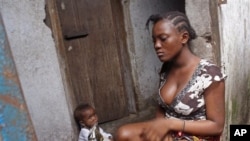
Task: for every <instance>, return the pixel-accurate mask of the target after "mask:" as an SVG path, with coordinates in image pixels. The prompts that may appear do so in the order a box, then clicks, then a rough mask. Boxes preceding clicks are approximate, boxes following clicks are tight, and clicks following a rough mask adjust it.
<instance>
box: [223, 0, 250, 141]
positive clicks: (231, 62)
mask: <svg viewBox="0 0 250 141" xmlns="http://www.w3.org/2000/svg"><path fill="white" fill-rule="evenodd" d="M249 17H250V1H249V0H240V1H239V0H228V1H227V4H222V5H220V7H219V21H220V22H219V23H220V33H221V35H220V36H221V49H222V50H221V51H222V62H223V65H224V68H225V72H226V74H227V75H228V78H227V81H226V97H227V107H228V109H227V110H228V115H227V118H228V119H227V126H226V129H227V130H226V131H225V132H226V133H225V134H226V135H227V136H229V125H230V124H249V123H250V113H249V108H250V102H249V101H250V61H249V55H250V31H249V29H250V19H249ZM226 135H225V137H226ZM224 140H225V141H227V140H229V139H228V138H225V139H224Z"/></svg>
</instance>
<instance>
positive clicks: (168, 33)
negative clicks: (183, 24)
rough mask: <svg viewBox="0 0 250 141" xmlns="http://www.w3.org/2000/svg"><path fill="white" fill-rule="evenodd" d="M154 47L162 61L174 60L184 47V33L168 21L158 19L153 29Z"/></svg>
mask: <svg viewBox="0 0 250 141" xmlns="http://www.w3.org/2000/svg"><path fill="white" fill-rule="evenodd" d="M152 30H153V31H152V33H153V42H154V48H155V51H156V54H157V56H158V58H159V59H160V60H161V61H162V62H166V61H170V60H172V59H173V58H174V57H175V56H176V55H177V54H178V53H179V52H180V50H181V49H182V46H183V45H182V34H181V33H180V32H178V30H177V29H176V28H175V27H174V25H173V24H172V23H171V22H169V21H167V20H161V21H158V22H157V23H156V24H155V25H154V26H153V29H152Z"/></svg>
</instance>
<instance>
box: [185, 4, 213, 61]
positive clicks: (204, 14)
mask: <svg viewBox="0 0 250 141" xmlns="http://www.w3.org/2000/svg"><path fill="white" fill-rule="evenodd" d="M209 9H210V7H209V0H202V1H197V0H186V14H187V16H188V18H189V20H190V24H191V25H192V27H193V28H194V30H195V31H196V34H197V39H195V40H194V41H192V44H191V46H192V50H193V52H194V53H195V54H197V55H198V56H200V57H202V58H206V59H208V60H210V61H212V62H215V63H217V62H216V56H215V53H214V52H215V50H214V46H213V43H212V42H213V41H214V40H212V39H211V37H212V34H213V33H212V28H211V26H212V25H211V17H210V16H211V15H210V11H209Z"/></svg>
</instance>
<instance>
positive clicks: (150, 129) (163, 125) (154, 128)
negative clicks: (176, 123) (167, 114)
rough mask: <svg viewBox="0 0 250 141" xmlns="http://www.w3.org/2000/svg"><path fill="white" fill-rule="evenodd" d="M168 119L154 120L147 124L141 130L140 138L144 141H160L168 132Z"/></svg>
mask: <svg viewBox="0 0 250 141" xmlns="http://www.w3.org/2000/svg"><path fill="white" fill-rule="evenodd" d="M168 127H169V126H168V119H165V118H156V119H154V120H152V121H149V122H148V126H146V128H144V129H143V130H142V133H141V138H142V139H143V140H144V141H162V140H163V139H164V137H165V136H166V135H167V133H168V132H169V128H168Z"/></svg>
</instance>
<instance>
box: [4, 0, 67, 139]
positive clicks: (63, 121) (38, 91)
mask: <svg viewBox="0 0 250 141" xmlns="http://www.w3.org/2000/svg"><path fill="white" fill-rule="evenodd" d="M0 11H1V14H2V17H3V21H4V24H5V27H6V32H7V36H8V38H9V42H10V47H11V50H12V53H13V58H14V60H15V63H16V68H17V72H18V75H19V78H20V83H21V87H22V90H23V93H24V97H25V100H26V102H27V106H28V109H29V112H30V115H31V119H32V122H33V125H34V127H35V131H36V134H37V138H38V140H39V141H56V140H58V141H63V140H64V141H69V140H72V127H71V120H70V116H71V115H70V114H69V111H68V107H67V103H66V99H65V92H64V88H63V84H62V80H61V79H62V78H61V76H60V70H59V64H58V60H57V54H56V50H55V44H54V42H53V39H52V36H51V31H50V29H49V28H48V27H47V26H46V25H45V24H44V22H43V20H44V18H45V11H44V1H42V0H32V1H30V0H0Z"/></svg>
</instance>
